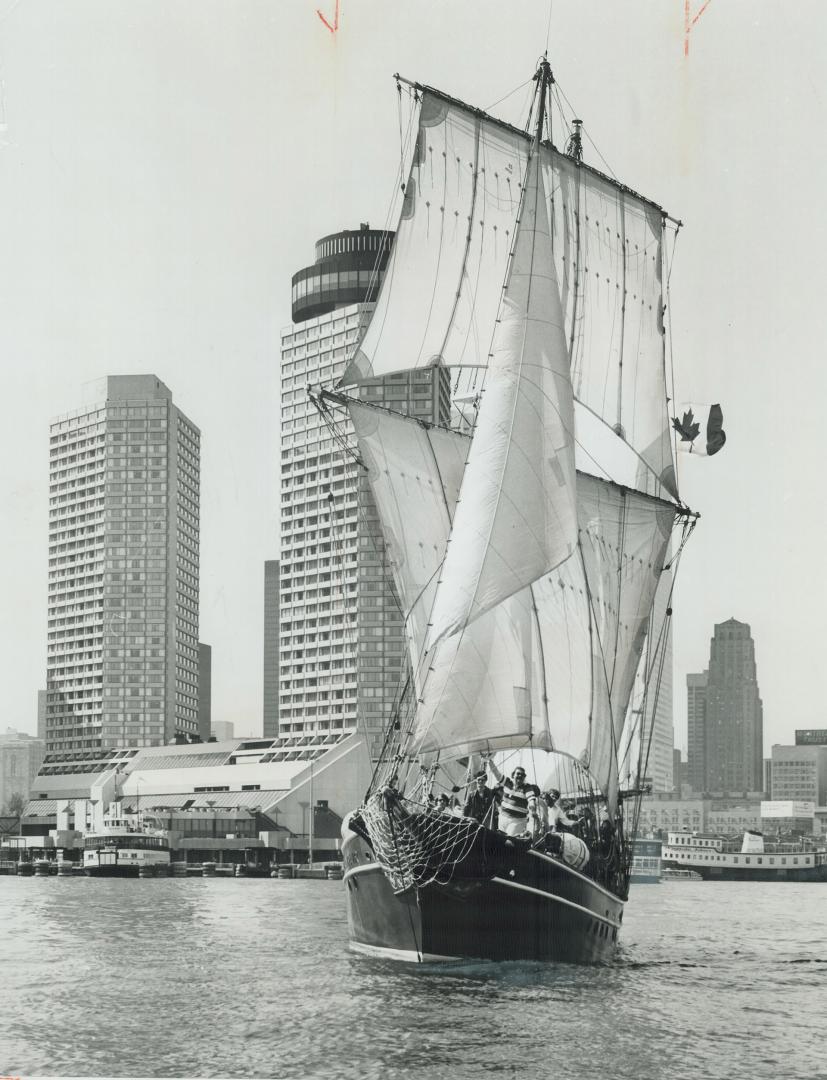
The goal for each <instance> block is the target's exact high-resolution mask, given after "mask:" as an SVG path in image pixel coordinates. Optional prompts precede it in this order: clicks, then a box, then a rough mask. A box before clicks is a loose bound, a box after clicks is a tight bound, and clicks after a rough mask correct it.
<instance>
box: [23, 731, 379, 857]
mask: <svg viewBox="0 0 827 1080" xmlns="http://www.w3.org/2000/svg"><path fill="white" fill-rule="evenodd" d="M369 781H370V765H369V760H368V755H367V754H366V752H365V740H364V738H363V737H362V736H360V735H358V734H353V735H345V734H341V733H339V734H331V735H330V736H314V737H313V738H310V737H308V736H304V735H298V736H280V737H279V738H277V739H261V738H249V739H230V740H227V741H221V742H215V743H212V742H211V743H206V744H198V745H177V746H158V747H115V748H101V749H98V750H93V751H90V752H89V754H88V755H85V756H84V759H83V760H82V761H78V760H75V759H74V756H72V757H69V758H67V757H66V756H64V755H63V754H61V753H59V752H55V753H49V754H47V755H46V757H45V759H44V761H43V764H42V766H41V768H40V770H39V772H38V774H37V777H36V778H35V781H34V785H33V788H32V792H31V799H30V801H29V803H28V806H27V807H26V811H25V816H24V820H23V832H24V833H26V834H29V835H36V836H47V835H49V834H50V833H53V832H55V831H57V832H62V833H65V832H70V831H72V830H79V831H82V830H84V829H86V828H90V827H93V828H94V827H100V825H101V824H102V822H103V816H104V814H105V812H106V810H107V808H108V807H110V806H111V804H112V803H113V802H116V801H117V802H120V803H121V804H122V806H123V807H124V810H127V809H129V810H131V811H135V810H138V809H140V810H141V812H142V813H146V814H150V813H151V814H153V815H158V814H162V815H167V816H169V815H172V819H171V820H170V821H169V822H168V823H169V824H170V825H171V827H172V828H173V830H175V831H178V832H179V833H183V834H185V835H187V836H191V837H193V838H194V839H193V842H192V843H191V844H189V845H187V844H184V845H177V844H176V846H183V847H184V848H186V847H188V846H189V847H190V848H196V849H198V850H201V849H202V848H204V847H209V846H210V843H207V844H206V845H204V844H200V843H196V842H195V838H197V837H199V836H201V837H203V836H204V833H205V832H206V833H209V834H210V835H211V836H212V837H213V840H214V843H213V845H212V846H214V847H216V848H218V847H220V846H223V847H224V848H234V847H235V848H239V849H244V848H245V847H248V846H251V836H252V834H253V832H255V831H256V829H257V830H258V832H259V836H260V835H261V832H263V831H279V832H280V835H279V836H278V837H274V836H271V837H270V838H269V840H268V842H267V844H266V846H267V847H278V848H280V849H281V850H284V851H291V850H292V851H294V852H296V853H298V855H299V857H300V858H302V859H304V858H306V853H307V848H308V842H309V833H310V821H311V817H312V820H313V822H314V825H315V826H316V827H315V828H314V833H315V835H316V837H317V838H323V832H324V829H323V826H324V827H325V829H326V832H327V838H326V841H325V842H324V843H318V844H317V845H316V850H326V851H328V853H335V851H336V850H337V849H338V846H339V842H340V832H339V826H340V824H341V818H342V817H343V816H344V815H345V814H346V813H347V812H348V810H350V809H352V807H353V806H354V805H357V804H358V802H359V800H360V798H361V796H362V795H363V794H364V791H365V789H366V787H367V785H368V783H369ZM230 819H232V821H230ZM253 819H254V820H253ZM236 821H237V822H241V823H243V830H242V831H243V832H244V835H243V836H236V835H235V828H234V823H235V822H236ZM186 822H189V823H190V824H191V825H192V826H193V828H192V831H188V828H187V827H185V823H186ZM331 823H334V824H335V825H336V827H335V829H334V828H331ZM254 826H255V827H254ZM213 830H215V832H214V833H213ZM227 832H230V833H231V834H232V835H231V836H230V837H228V836H227V835H226V833H227ZM219 840H221V841H222V843H221V844H219V843H218V841H219ZM229 841H232V843H230V842H229ZM245 841H246V842H245Z"/></svg>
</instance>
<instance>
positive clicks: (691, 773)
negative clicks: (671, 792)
mask: <svg viewBox="0 0 827 1080" xmlns="http://www.w3.org/2000/svg"><path fill="white" fill-rule="evenodd" d="M708 680H709V672H706V671H704V672H703V673H702V674H697V675H687V676H686V736H687V746H688V750H687V761H686V782H687V783H688V784H689V786H690V787H691V788H692V790H693V791H706V790H707V785H706V687H707V682H708Z"/></svg>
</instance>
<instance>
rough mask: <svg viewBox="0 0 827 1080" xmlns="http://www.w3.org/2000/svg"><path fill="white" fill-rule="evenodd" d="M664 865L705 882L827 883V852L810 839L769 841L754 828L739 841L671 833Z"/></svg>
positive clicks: (712, 836) (720, 837)
mask: <svg viewBox="0 0 827 1080" xmlns="http://www.w3.org/2000/svg"><path fill="white" fill-rule="evenodd" d="M663 865H664V872H665V871H666V868H667V867H669V868H670V869H676V870H693V871H695V872H696V873H697V874H699V875H700V876H701V877H702V878H703V879H704V880H705V881H827V850H825V849H824V847H817V846H816V842H815V841H814V840H813V839H812V838H811V837H797V838H791V839H788V840H781V839H780V838H777V837H773V838H772V839H770V838H765V837H764V835H763V834H762V833H760V832H756V831H754V830H751V829H748V830H747V831H746V832H745V833H744V835H743V838H738V839H733V838H731V837H729V838H728V837H724V836H714V835H710V834H708V833H690V832H670V833H669V834H668V839H667V843H666V846H665V847H664V849H663Z"/></svg>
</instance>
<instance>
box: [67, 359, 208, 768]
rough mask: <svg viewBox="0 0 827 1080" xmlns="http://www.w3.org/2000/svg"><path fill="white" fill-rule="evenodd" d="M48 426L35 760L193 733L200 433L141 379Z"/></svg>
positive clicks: (159, 388) (125, 380) (95, 396)
mask: <svg viewBox="0 0 827 1080" xmlns="http://www.w3.org/2000/svg"><path fill="white" fill-rule="evenodd" d="M86 400H87V402H88V404H86V405H84V406H82V407H81V408H79V409H77V410H75V411H74V412H71V413H67V414H66V415H65V416H61V417H59V418H57V419H56V420H55V421H54V422H53V423H52V425H51V428H50V457H49V602H48V655H47V703H46V743H47V746H46V748H47V751H56V752H60V753H61V754H68V755H75V756H77V754H78V753H80V752H82V751H86V750H89V749H93V748H96V747H107V746H116V745H118V746H156V745H160V744H163V743H165V742H170V741H172V740H173V739H174V738H175V736H176V735H182V736H185V737H197V735H198V569H199V517H200V514H199V483H200V433H199V430H198V428H197V427H196V426H195V425H194V424H193V423H192V422H191V421H190V420H188V419H187V417H186V416H184V414H183V413H182V412H181V411H180V409H178V408H177V407H176V406H175V405H174V404H173V401H172V395H171V393H170V391H169V390H168V388H167V387H166V386H165V385H164V384H163V383H162V382H161V381H160V380H159V379H158V378H156V377H155V376H154V375H115V376H109V377H107V378H104V379H101V380H99V381H97V382H95V383H92V384H90V385H89V387H87V395H86Z"/></svg>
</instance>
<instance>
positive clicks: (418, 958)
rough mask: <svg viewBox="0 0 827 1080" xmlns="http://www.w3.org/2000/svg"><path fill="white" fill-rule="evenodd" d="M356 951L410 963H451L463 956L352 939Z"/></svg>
mask: <svg viewBox="0 0 827 1080" xmlns="http://www.w3.org/2000/svg"><path fill="white" fill-rule="evenodd" d="M350 947H351V949H352V950H353V951H354V952H359V953H364V955H365V956H382V957H384V958H385V959H386V960H404V961H406V963H409V964H435V963H451V962H452V961H457V960H462V959H463V957H461V956H440V955H439V954H438V953H420V952H417V951H416V949H388V948H386V947H385V946H384V945H365V944H364V943H363V942H361V941H351V943H350Z"/></svg>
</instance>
